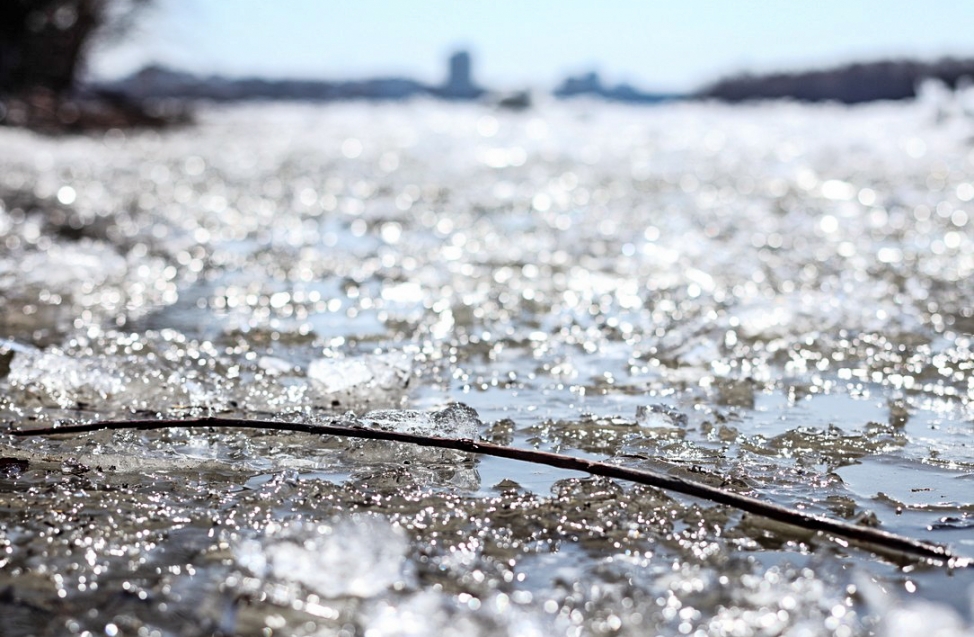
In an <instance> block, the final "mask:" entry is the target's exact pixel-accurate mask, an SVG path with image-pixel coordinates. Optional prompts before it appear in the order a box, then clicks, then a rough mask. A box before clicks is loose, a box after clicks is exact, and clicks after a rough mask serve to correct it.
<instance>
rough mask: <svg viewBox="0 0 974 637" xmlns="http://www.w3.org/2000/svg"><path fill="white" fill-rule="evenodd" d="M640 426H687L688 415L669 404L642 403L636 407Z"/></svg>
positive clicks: (637, 420)
mask: <svg viewBox="0 0 974 637" xmlns="http://www.w3.org/2000/svg"><path fill="white" fill-rule="evenodd" d="M636 424H637V425H639V426H640V427H651V428H652V427H680V428H683V427H686V426H687V415H686V414H684V413H683V412H681V411H679V410H678V409H675V408H673V407H670V406H669V405H659V404H657V405H642V406H640V407H637V408H636Z"/></svg>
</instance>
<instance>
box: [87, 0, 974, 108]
mask: <svg viewBox="0 0 974 637" xmlns="http://www.w3.org/2000/svg"><path fill="white" fill-rule="evenodd" d="M460 48H467V49H469V50H470V51H471V52H472V53H473V54H474V73H475V76H476V79H477V80H479V81H480V82H481V83H483V84H486V85H488V86H491V87H495V88H519V87H526V86H535V87H550V86H553V85H554V84H556V83H557V82H558V81H559V80H560V79H562V78H564V77H565V76H566V75H567V74H570V73H580V72H585V71H588V70H598V71H600V72H601V73H602V75H603V76H604V77H605V78H606V79H607V80H608V81H610V82H618V81H629V82H631V83H633V84H636V85H637V86H640V87H642V88H645V89H651V90H687V89H693V88H696V87H698V86H700V85H701V84H703V83H706V82H708V81H711V80H714V79H716V78H718V77H720V76H723V75H726V74H728V73H734V72H737V71H741V70H753V71H767V70H779V69H783V70H788V69H795V68H812V67H818V66H823V65H831V64H836V63H841V62H846V61H849V60H853V59H857V60H872V59H878V58H881V57H886V56H894V57H895V56H899V57H902V56H916V57H921V58H925V59H933V58H936V57H939V56H942V55H948V54H951V55H958V56H970V57H974V2H970V1H961V0H937V1H936V2H930V3H924V4H923V6H921V3H918V2H916V0H882V1H878V0H817V2H815V3H806V2H795V1H794V0H790V1H785V0H764V1H758V0H736V1H731V0H727V1H723V2H717V1H709V2H708V1H704V0H681V1H676V0H673V1H668V2H654V1H648V0H643V1H636V0H632V1H624V0H615V1H613V0H603V1H601V2H599V1H596V0H589V1H581V0H558V1H549V0H519V1H516V2H515V1H508V0H495V1H494V2H486V1H474V0H425V1H421V0H416V1H410V0H347V1H345V2H339V1H337V0H278V1H276V2H275V1H271V0H157V5H156V6H155V7H154V8H152V9H151V10H150V11H149V12H147V13H146V14H145V15H144V16H143V19H142V26H141V29H140V32H139V33H138V34H137V35H136V36H135V37H133V38H132V39H131V41H130V42H128V43H126V44H124V45H120V46H115V47H114V48H112V49H105V50H100V51H98V52H97V53H96V54H95V55H94V57H93V60H92V65H91V66H92V70H93V71H94V73H95V74H97V75H100V76H113V75H119V74H123V73H126V72H130V71H132V70H134V69H136V68H138V67H140V66H141V65H142V64H145V63H148V62H152V61H158V62H162V63H165V64H168V65H170V66H173V67H176V68H181V69H185V70H190V71H194V72H200V73H213V72H218V73H224V74H228V75H264V76H272V77H281V76H287V77H301V78H336V79H339V78H354V77H366V76H381V75H405V76H410V77H414V78H416V79H419V80H424V81H428V82H437V81H439V80H441V79H442V77H443V76H444V73H445V60H446V57H447V56H448V55H449V53H450V52H452V51H454V50H457V49H460Z"/></svg>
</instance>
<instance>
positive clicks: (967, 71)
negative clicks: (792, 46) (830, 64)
mask: <svg viewBox="0 0 974 637" xmlns="http://www.w3.org/2000/svg"><path fill="white" fill-rule="evenodd" d="M965 77H966V78H971V77H974V60H957V59H952V58H945V59H942V60H939V61H937V62H930V63H925V62H917V61H912V60H886V61H880V62H869V63H859V64H849V65H846V66H840V67H837V68H833V69H826V70H821V71H807V72H804V73H773V74H768V75H739V76H737V77H731V78H726V79H723V80H720V81H718V82H716V83H715V84H712V85H711V86H708V87H706V88H704V89H703V90H701V91H700V92H699V93H698V94H697V96H698V97H703V98H711V99H718V100H722V101H726V102H743V101H749V100H763V99H793V100H799V101H803V102H822V101H835V102H841V103H844V104H859V103H862V102H871V101H874V100H901V99H909V98H912V97H915V96H916V88H917V85H918V84H919V83H920V82H921V81H923V80H925V79H937V80H940V81H942V82H943V83H944V84H946V85H947V86H949V87H951V88H956V87H957V86H958V84H959V83H960V82H961V81H962V79H963V78H965Z"/></svg>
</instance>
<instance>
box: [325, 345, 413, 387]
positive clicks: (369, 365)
mask: <svg viewBox="0 0 974 637" xmlns="http://www.w3.org/2000/svg"><path fill="white" fill-rule="evenodd" d="M411 371H412V365H411V362H410V360H409V359H408V358H407V357H405V356H404V355H402V354H399V353H394V352H390V353H385V354H366V355H364V356H359V357H356V358H319V359H317V360H314V361H311V364H310V365H308V378H310V379H311V380H313V381H315V382H316V383H318V384H319V385H320V386H321V387H322V388H323V389H324V390H325V392H327V393H337V392H343V391H349V390H351V389H355V388H374V389H380V390H390V389H399V388H402V387H405V386H406V384H407V383H408V382H409V375H410V373H411Z"/></svg>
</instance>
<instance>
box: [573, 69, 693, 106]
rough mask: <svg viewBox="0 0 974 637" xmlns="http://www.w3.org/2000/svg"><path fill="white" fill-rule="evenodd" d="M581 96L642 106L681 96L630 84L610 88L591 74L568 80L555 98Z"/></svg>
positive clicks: (594, 74) (597, 76) (595, 75)
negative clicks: (650, 91)
mask: <svg viewBox="0 0 974 637" xmlns="http://www.w3.org/2000/svg"><path fill="white" fill-rule="evenodd" d="M580 95H589V96H593V97H602V98H605V99H610V100H614V101H617V102H634V103H640V104H647V103H656V102H665V101H669V100H673V99H678V98H679V97H680V96H678V95H672V94H669V93H646V92H644V91H640V90H639V89H636V88H634V87H632V86H631V85H629V84H618V85H616V86H612V87H608V86H605V85H604V84H602V78H600V77H599V74H598V73H595V72H594V71H593V72H590V73H585V74H584V75H577V76H574V77H569V78H566V79H565V80H564V81H563V82H562V83H561V85H560V86H559V87H558V88H556V89H555V97H560V98H569V97H577V96H580Z"/></svg>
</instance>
